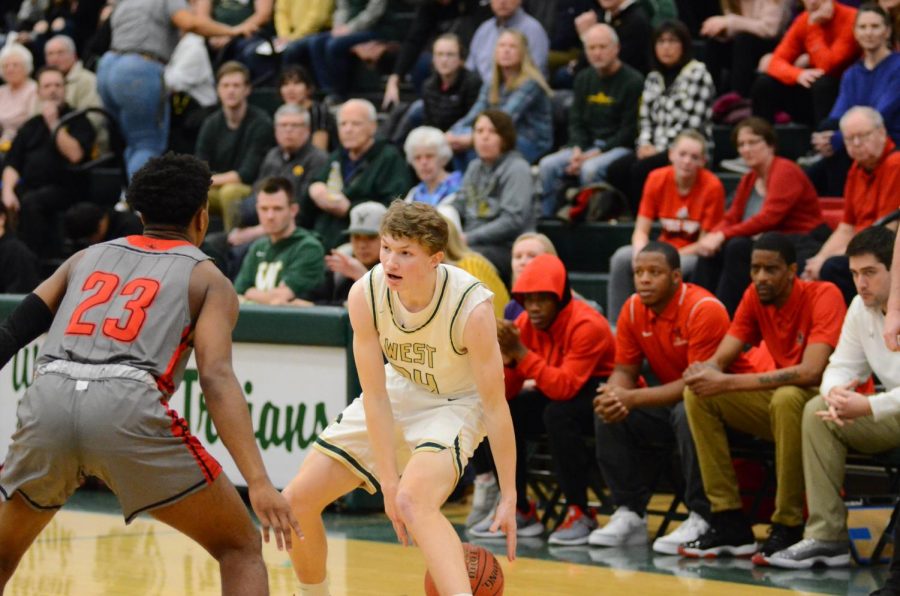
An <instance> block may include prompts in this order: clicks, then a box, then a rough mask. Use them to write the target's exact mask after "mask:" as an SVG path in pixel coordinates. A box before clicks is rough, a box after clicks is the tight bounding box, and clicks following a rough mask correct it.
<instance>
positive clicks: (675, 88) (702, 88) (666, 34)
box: [608, 21, 716, 213]
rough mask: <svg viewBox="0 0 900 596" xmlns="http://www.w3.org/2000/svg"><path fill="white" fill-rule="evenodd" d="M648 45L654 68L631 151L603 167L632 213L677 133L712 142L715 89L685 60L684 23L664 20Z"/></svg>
mask: <svg viewBox="0 0 900 596" xmlns="http://www.w3.org/2000/svg"><path fill="white" fill-rule="evenodd" d="M653 49H654V69H653V71H652V72H651V73H650V74H649V75H647V80H646V81H644V91H643V94H642V95H641V107H640V111H639V114H640V115H639V119H640V130H639V134H638V139H637V143H636V147H637V151H636V152H635V153H629V154H627V155H624V156H623V157H621V158H619V159H618V160H616V161H615V162H614V163H613V164H611V165H610V167H609V176H608V179H609V182H610V183H611V184H612V185H613V186H615V187H616V188H618V189H619V190H621V191H623V192H624V193H625V195H626V196H627V197H628V201H629V204H630V205H631V210H632V213H637V210H638V204H639V202H640V199H641V194H642V193H643V189H644V181H645V180H646V179H647V176H648V175H649V174H650V172H651V171H652V170H655V169H656V168H659V167H662V166H665V165H669V158H668V154H667V152H666V151H667V149H668V148H669V147H670V146H671V145H672V141H673V140H674V139H675V137H676V136H678V133H680V132H681V131H682V130H685V129H689V128H690V129H693V130H696V131H698V132H700V133H701V134H702V135H703V136H704V137H706V139H707V141H708V142H710V145H712V143H711V140H712V101H713V98H714V97H715V95H716V90H715V87H714V86H713V81H712V77H711V76H710V74H709V72H708V71H707V70H706V66H704V65H703V63H702V62H700V61H698V60H694V59H692V58H691V55H692V52H693V42H692V41H691V36H690V34H689V33H688V30H687V27H685V26H684V24H682V23H680V22H679V21H664V22H663V23H662V24H661V25H660V26H659V27H657V28H656V29H655V30H654V31H653ZM710 150H712V147H710Z"/></svg>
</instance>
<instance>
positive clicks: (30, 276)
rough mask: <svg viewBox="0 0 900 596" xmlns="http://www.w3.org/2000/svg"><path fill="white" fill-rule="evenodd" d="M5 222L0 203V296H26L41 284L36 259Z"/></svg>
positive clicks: (2, 205) (2, 207) (3, 209)
mask: <svg viewBox="0 0 900 596" xmlns="http://www.w3.org/2000/svg"><path fill="white" fill-rule="evenodd" d="M7 221H8V220H7V215H6V205H5V204H4V203H3V201H0V294H28V293H29V292H31V291H32V290H33V289H35V288H36V287H37V285H38V284H39V283H40V282H41V276H40V272H39V271H40V270H39V268H38V259H37V257H36V256H35V254H34V253H33V252H31V249H30V248H28V247H27V246H26V245H25V243H24V242H22V241H21V240H19V239H18V238H16V237H15V235H14V234H13V233H12V232H11V231H10V230H8V229H7V227H6V223H7Z"/></svg>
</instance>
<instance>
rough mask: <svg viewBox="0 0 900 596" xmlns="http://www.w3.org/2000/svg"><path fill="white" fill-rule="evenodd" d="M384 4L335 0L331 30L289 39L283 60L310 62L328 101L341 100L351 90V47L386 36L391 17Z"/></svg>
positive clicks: (373, 0)
mask: <svg viewBox="0 0 900 596" xmlns="http://www.w3.org/2000/svg"><path fill="white" fill-rule="evenodd" d="M387 6H388V1H387V0H336V8H335V11H334V14H333V15H332V19H331V21H332V24H331V30H330V31H324V32H322V33H315V34H313V35H309V36H307V37H304V38H301V39H298V40H297V41H294V42H291V43H290V44H289V45H288V46H287V47H286V48H285V50H284V53H283V54H282V58H281V59H282V63H283V64H284V65H285V66H287V65H289V64H309V65H310V66H311V67H312V68H313V70H314V72H315V75H316V80H317V81H318V82H319V87H320V88H321V89H322V91H323V92H324V93H326V94H329V95H331V96H332V98H331V101H333V102H334V103H337V102H341V101H343V100H344V99H345V98H346V97H347V94H348V92H349V91H350V83H351V77H350V64H351V58H352V55H351V53H350V50H351V49H352V48H353V46H355V45H356V44H360V43H364V42H367V41H373V40H380V39H385V37H386V32H387V27H388V26H389V24H390V22H391V21H392V20H393V15H392V13H391V12H390V11H386V9H387Z"/></svg>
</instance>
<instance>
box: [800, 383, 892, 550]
mask: <svg viewBox="0 0 900 596" xmlns="http://www.w3.org/2000/svg"><path fill="white" fill-rule="evenodd" d="M826 408H827V406H826V405H825V400H824V399H822V397H821V396H819V397H816V398H815V399H813V400H811V401H810V402H809V403H807V404H806V408H804V410H803V477H804V478H805V479H806V498H807V503H808V505H809V519H808V520H807V523H806V531H805V532H804V538H815V539H817V540H847V539H848V536H847V507H845V506H844V499H842V498H841V487H842V486H843V485H844V472H845V469H846V461H847V449H848V448H850V449H855V450H856V451H861V452H862V453H880V452H882V451H887V450H888V449H893V448H894V447H897V446H900V416H894V417H891V418H887V419H884V420H881V421H879V422H875V419H874V418H872V417H871V416H866V417H865V418H857V419H856V420H854V422H853V423H852V424H845V425H844V426H838V425H836V424H834V423H833V422H822V420H820V419H819V417H818V416H816V412H817V411H819V410H825V409H826Z"/></svg>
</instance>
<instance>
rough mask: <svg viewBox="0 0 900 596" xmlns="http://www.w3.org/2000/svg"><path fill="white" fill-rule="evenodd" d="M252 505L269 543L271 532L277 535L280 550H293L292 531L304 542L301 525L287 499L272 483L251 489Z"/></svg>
mask: <svg viewBox="0 0 900 596" xmlns="http://www.w3.org/2000/svg"><path fill="white" fill-rule="evenodd" d="M250 505H252V506H253V512H254V513H255V514H256V517H257V518H258V519H259V523H260V525H262V533H263V540H264V541H265V542H269V532H270V531H272V532H274V533H275V544H277V545H278V550H291V547H292V546H293V544H292V540H291V530H293V531H294V533H295V534H297V536H298V537H299V538H300V539H301V540H302V539H303V531H302V530H301V529H300V523H299V522H298V521H297V519H296V518H295V517H294V514H293V513H292V512H291V506H290V505H289V504H288V502H287V499H285V498H284V496H283V495H282V494H281V493H280V492H278V491H277V490H275V487H274V486H272V484H271V483H268V484H267V485H265V486H261V487H251V488H250Z"/></svg>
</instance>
